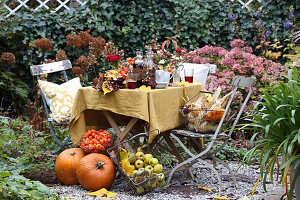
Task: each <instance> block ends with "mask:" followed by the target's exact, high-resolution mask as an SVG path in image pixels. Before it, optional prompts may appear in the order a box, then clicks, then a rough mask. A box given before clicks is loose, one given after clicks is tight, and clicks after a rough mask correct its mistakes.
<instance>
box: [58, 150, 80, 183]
mask: <svg viewBox="0 0 300 200" xmlns="http://www.w3.org/2000/svg"><path fill="white" fill-rule="evenodd" d="M84 156H85V154H84V152H83V151H82V150H81V149H80V148H71V149H66V150H64V151H63V152H61V153H60V154H59V156H58V157H57V159H56V161H55V173H56V176H57V178H58V180H59V181H60V182H61V183H63V184H66V185H76V184H79V181H78V180H77V176H76V167H77V165H78V163H79V161H80V159H81V158H83V157H84Z"/></svg>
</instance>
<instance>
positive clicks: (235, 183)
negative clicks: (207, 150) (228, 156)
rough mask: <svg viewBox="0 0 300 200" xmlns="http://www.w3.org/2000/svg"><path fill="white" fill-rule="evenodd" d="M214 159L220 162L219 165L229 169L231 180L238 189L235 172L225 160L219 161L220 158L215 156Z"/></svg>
mask: <svg viewBox="0 0 300 200" xmlns="http://www.w3.org/2000/svg"><path fill="white" fill-rule="evenodd" d="M213 158H214V159H216V161H218V162H219V163H221V164H222V165H223V166H224V167H225V168H226V169H228V171H229V173H230V175H231V179H232V181H233V183H234V187H236V186H237V182H236V179H235V176H234V173H233V171H232V170H231V168H230V167H229V166H228V165H227V164H226V163H225V162H224V161H223V160H221V159H219V158H217V157H215V156H213Z"/></svg>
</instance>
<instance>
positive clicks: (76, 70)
mask: <svg viewBox="0 0 300 200" xmlns="http://www.w3.org/2000/svg"><path fill="white" fill-rule="evenodd" d="M72 73H73V74H76V75H79V74H83V73H84V69H82V68H81V67H78V66H75V67H72Z"/></svg>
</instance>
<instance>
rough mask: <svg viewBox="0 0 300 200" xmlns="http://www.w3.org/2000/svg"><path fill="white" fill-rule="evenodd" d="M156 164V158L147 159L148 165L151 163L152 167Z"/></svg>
mask: <svg viewBox="0 0 300 200" xmlns="http://www.w3.org/2000/svg"><path fill="white" fill-rule="evenodd" d="M157 164H158V160H157V158H151V159H150V160H149V165H151V166H152V167H154V166H155V165H157Z"/></svg>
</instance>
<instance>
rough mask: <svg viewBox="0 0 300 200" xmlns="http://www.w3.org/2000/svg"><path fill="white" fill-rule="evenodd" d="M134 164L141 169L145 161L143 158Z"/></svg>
mask: <svg viewBox="0 0 300 200" xmlns="http://www.w3.org/2000/svg"><path fill="white" fill-rule="evenodd" d="M134 166H135V168H136V169H140V168H142V167H143V166H144V162H143V161H142V160H137V161H135V163H134Z"/></svg>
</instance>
